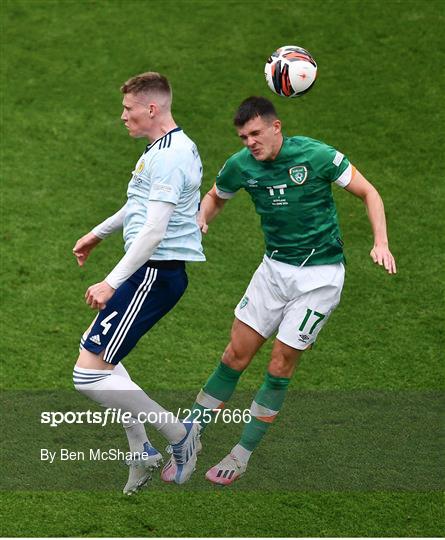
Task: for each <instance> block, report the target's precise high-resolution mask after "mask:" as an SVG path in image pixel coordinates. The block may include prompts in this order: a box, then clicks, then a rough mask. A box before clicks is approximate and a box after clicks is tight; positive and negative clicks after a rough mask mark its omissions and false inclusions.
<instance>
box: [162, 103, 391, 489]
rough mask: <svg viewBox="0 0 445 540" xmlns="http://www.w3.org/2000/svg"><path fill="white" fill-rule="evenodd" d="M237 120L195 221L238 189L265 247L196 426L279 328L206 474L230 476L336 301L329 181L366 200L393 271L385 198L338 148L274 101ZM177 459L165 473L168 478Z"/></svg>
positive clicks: (336, 249)
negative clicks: (233, 148)
mask: <svg viewBox="0 0 445 540" xmlns="http://www.w3.org/2000/svg"><path fill="white" fill-rule="evenodd" d="M234 123H235V126H236V129H237V131H238V135H239V137H240V139H241V141H242V142H243V144H244V146H245V148H243V149H242V150H241V151H240V152H238V153H236V154H234V155H233V156H231V157H230V158H229V159H228V160H227V161H226V163H225V165H224V166H223V168H222V169H221V171H220V172H219V174H218V176H217V179H216V184H215V185H214V186H213V188H212V189H211V190H210V191H209V192H208V193H207V195H206V196H205V197H204V199H203V200H202V203H201V213H200V218H199V219H200V227H201V229H202V231H203V232H204V233H205V232H207V228H208V223H210V222H211V221H212V220H213V219H214V218H215V217H216V216H217V215H218V214H219V212H220V211H221V210H222V208H223V207H224V205H225V204H226V202H227V201H228V200H229V199H231V198H232V197H233V196H234V195H235V193H236V192H237V191H238V190H239V189H240V188H244V189H245V190H246V191H247V192H248V193H249V195H250V197H251V198H252V201H253V203H254V205H255V209H256V211H257V213H258V214H259V215H260V217H261V227H262V229H263V233H264V237H265V242H266V253H265V255H264V259H263V261H262V263H261V264H260V266H259V267H258V269H257V270H256V272H255V274H254V275H253V277H252V280H251V282H250V284H249V286H248V288H247V290H246V293H245V294H244V296H243V297H242V299H241V301H240V302H239V304H238V305H237V307H236V309H235V320H234V323H233V326H232V332H231V339H230V343H229V344H228V346H227V348H226V350H225V351H224V354H223V357H222V361H221V362H220V364H219V366H218V367H217V368H216V370H215V371H214V372H213V373H212V375H211V376H210V378H209V379H208V381H207V383H206V384H205V385H204V387H203V389H202V390H201V391H200V393H199V394H198V396H197V398H196V402H195V404H194V406H193V414H194V417H195V419H196V420H197V421H199V422H200V424H201V426H202V429H204V428H205V426H206V424H207V423H208V422H209V420H210V419H211V418H212V411H215V410H216V409H218V408H222V407H223V406H224V403H225V402H227V400H228V399H229V398H230V397H231V395H232V393H233V391H234V389H235V387H236V384H237V382H238V380H239V378H240V376H241V374H242V373H243V371H244V370H245V369H246V368H247V366H248V365H249V363H250V362H251V360H252V358H253V357H254V355H255V353H256V352H257V351H258V350H259V349H260V347H261V346H262V345H263V343H265V341H266V340H267V339H268V338H269V337H271V336H272V335H274V334H276V338H275V342H274V345H273V350H272V356H271V359H270V362H269V365H268V369H267V373H266V375H265V379H264V382H263V384H262V386H261V387H260V389H259V390H258V392H257V394H256V396H255V398H254V400H253V402H252V405H251V408H250V413H251V420H250V421H249V422H247V423H246V424H245V425H244V429H243V432H242V434H241V439H240V441H239V443H238V444H237V445H236V446H235V447H234V448H233V449H232V450H231V452H230V453H229V454H228V455H227V456H226V457H225V458H224V459H223V460H222V461H221V462H220V463H218V464H217V465H215V466H214V467H212V468H211V469H210V470H209V471H208V472H207V474H206V477H207V479H209V480H210V481H212V482H214V483H216V484H224V485H227V484H231V483H232V482H234V481H235V480H236V479H237V478H239V477H240V476H241V474H243V473H244V472H245V470H246V468H247V463H248V460H249V458H250V455H251V454H252V452H253V450H254V449H255V448H256V447H257V446H258V444H259V443H260V441H261V439H262V437H263V436H264V434H265V432H266V431H267V429H268V427H269V426H270V424H271V423H272V422H273V420H274V418H275V417H276V415H277V414H278V412H279V411H280V408H281V406H282V404H283V401H284V398H285V394H286V390H287V387H288V385H289V381H290V379H291V377H292V375H293V373H294V370H295V367H296V365H297V363H298V360H299V359H300V357H301V355H302V354H303V351H304V350H306V349H308V348H309V347H310V346H311V345H312V344H313V343H314V342H315V340H316V338H317V335H318V333H319V332H320V330H321V328H322V327H323V326H324V325H325V323H326V321H327V319H328V318H329V316H330V314H331V313H332V312H333V310H334V309H335V308H336V307H337V305H338V303H339V301H340V295H341V290H342V287H343V280H344V255H343V247H342V246H343V242H342V240H341V236H340V230H339V226H338V220H337V213H336V209H335V204H334V200H333V197H332V189H331V186H332V184H333V183H335V184H337V185H338V186H340V187H342V188H344V189H346V190H347V191H349V192H350V193H352V194H353V195H355V196H356V197H358V198H360V199H362V201H363V202H364V204H365V207H366V210H367V212H368V217H369V221H370V223H371V227H372V231H373V235H374V245H373V248H372V250H371V253H370V255H371V258H372V260H373V261H374V262H375V263H377V264H379V265H380V266H383V267H384V268H385V270H386V271H387V272H388V273H389V274H395V272H396V264H395V261H394V257H393V256H392V254H391V252H390V250H389V247H388V237H387V232H386V220H385V212H384V207H383V202H382V199H381V197H380V195H379V194H378V192H377V190H376V189H375V188H374V187H373V186H372V184H370V183H369V182H368V181H367V180H366V179H365V178H364V177H363V176H362V174H360V172H359V171H357V170H356V169H355V167H354V166H353V165H351V164H350V163H349V161H348V159H347V158H346V157H345V156H344V155H343V154H342V153H341V152H339V151H337V150H335V149H334V148H332V147H330V146H328V145H326V144H324V143H322V142H319V141H316V140H314V139H310V138H307V137H284V136H283V134H282V132H281V122H280V120H279V119H278V118H277V114H276V112H275V109H274V106H273V105H272V103H271V102H270V101H269V100H267V99H265V98H262V97H250V98H248V99H246V100H245V101H244V102H243V103H242V104H241V105H240V107H239V109H238V111H237V113H236V116H235V119H234ZM174 469H175V466H174V462H172V461H170V462H169V463H167V465H166V466H165V467H164V470H163V473H162V478H163V479H164V480H165V481H172V478H174V473H175V470H174Z"/></svg>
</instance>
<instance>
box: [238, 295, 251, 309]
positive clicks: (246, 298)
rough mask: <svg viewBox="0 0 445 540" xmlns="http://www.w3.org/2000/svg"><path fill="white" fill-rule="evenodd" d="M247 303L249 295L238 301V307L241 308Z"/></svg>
mask: <svg viewBox="0 0 445 540" xmlns="http://www.w3.org/2000/svg"><path fill="white" fill-rule="evenodd" d="M248 303H249V297H248V296H245V297H244V298H243V299H242V300H241V302H240V304H239V308H240V309H243V308H244V307H246V306H247V304H248Z"/></svg>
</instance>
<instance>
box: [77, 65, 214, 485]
mask: <svg viewBox="0 0 445 540" xmlns="http://www.w3.org/2000/svg"><path fill="white" fill-rule="evenodd" d="M121 91H122V93H123V107H124V110H123V113H122V116H121V119H122V120H123V122H124V123H125V126H126V128H127V129H128V132H129V134H130V136H132V137H138V138H139V137H146V138H147V139H148V141H149V145H148V146H147V147H146V149H145V151H144V153H143V154H142V156H141V157H140V159H139V160H138V162H137V163H136V166H135V169H134V171H133V173H132V177H131V180H130V182H129V185H128V190H127V202H126V203H125V205H124V206H123V207H122V208H121V209H120V210H119V211H118V212H116V213H115V214H114V215H112V216H111V217H109V218H108V219H106V220H105V221H104V222H103V223H101V224H99V225H98V226H96V227H95V228H94V229H93V230H92V231H91V232H89V233H88V234H86V235H85V236H83V237H82V238H80V239H79V240H78V241H77V243H76V245H75V246H74V248H73V253H74V255H75V257H76V258H77V262H78V264H79V265H80V266H83V264H84V263H85V261H86V259H87V258H88V256H89V254H90V252H91V250H92V249H93V248H94V247H96V246H97V244H98V243H99V242H101V240H103V239H104V238H106V237H107V236H109V235H110V234H112V233H113V232H115V231H117V230H121V229H123V236H124V241H125V251H126V253H125V255H124V256H123V257H122V259H121V260H120V261H119V262H118V264H117V265H116V266H115V267H114V269H113V270H112V271H111V272H110V273H109V274H108V276H107V277H106V278H105V280H104V281H102V282H100V283H97V284H95V285H92V286H91V287H89V288H88V290H87V292H86V293H85V298H86V302H87V304H89V305H90V306H91V308H92V309H99V314H98V315H97V317H96V318H95V319H94V321H93V323H92V324H91V326H90V327H89V328H88V330H87V331H86V332H85V334H84V335H83V337H82V340H81V347H80V354H79V358H78V360H77V363H76V366H75V368H74V374H73V380H74V385H75V387H76V389H77V390H79V391H80V392H82V393H84V394H85V395H87V396H88V397H90V398H91V399H93V400H94V401H96V402H98V403H99V404H100V405H102V406H104V407H111V408H112V407H114V408H116V409H121V410H122V411H128V412H130V413H131V420H130V421H129V422H126V423H124V427H125V430H126V434H127V438H128V442H129V445H130V451H131V452H132V455H133V459H131V460H129V466H130V473H129V479H128V482H127V484H126V486H125V488H124V493H126V494H128V495H131V494H132V493H135V492H136V491H138V490H139V489H140V488H141V487H142V486H143V485H144V484H146V483H147V481H148V480H149V479H150V474H151V473H150V471H151V470H152V469H153V468H154V467H156V466H158V465H159V463H160V461H161V459H162V456H161V454H160V453H159V452H158V451H157V450H156V449H155V448H153V446H152V445H151V444H150V441H149V439H148V438H147V434H146V431H145V427H144V423H143V422H142V421H141V420H145V421H148V422H149V423H150V424H151V425H152V426H154V427H155V428H156V429H157V430H158V431H159V432H160V433H161V434H162V435H164V436H165V438H166V439H167V440H168V442H169V443H170V444H171V447H172V456H173V459H174V460H175V463H176V465H177V468H178V473H177V474H176V476H175V481H176V482H177V483H178V484H182V483H183V482H185V481H187V480H188V478H189V477H190V476H191V474H192V472H193V470H194V468H195V464H196V446H197V444H198V442H199V441H198V438H199V433H198V426H197V424H193V423H190V422H180V421H179V420H178V419H176V418H174V416H173V414H172V413H169V412H168V411H166V410H165V409H163V407H161V406H160V405H159V404H158V403H156V402H155V401H153V400H152V399H151V398H150V397H149V396H148V395H147V394H146V393H145V392H144V391H143V390H142V389H141V388H140V387H139V386H138V385H137V384H135V383H134V382H133V381H132V379H131V378H130V376H129V374H128V372H127V371H126V369H125V368H124V367H123V365H122V364H121V363H120V362H121V360H122V359H123V358H124V357H125V356H126V355H127V354H128V353H129V352H130V351H131V349H132V348H133V347H134V346H135V345H136V343H137V342H138V340H139V339H140V338H141V337H142V336H143V335H144V334H145V333H146V332H147V331H148V330H149V329H150V328H151V327H152V326H153V325H154V324H156V322H157V321H158V320H159V319H160V318H161V317H163V316H164V315H165V314H166V313H167V312H168V311H170V309H172V308H173V306H174V305H175V304H176V303H177V301H178V300H179V299H180V298H181V296H182V295H183V293H184V291H185V289H186V287H187V275H186V271H185V263H186V262H187V261H204V260H205V257H204V254H203V250H202V246H201V231H200V229H199V226H198V224H197V219H196V218H197V212H198V206H199V199H200V194H199V188H200V185H201V177H202V164H201V159H200V157H199V153H198V150H197V148H196V145H195V144H194V143H193V141H192V140H190V139H189V137H187V135H186V134H185V133H184V132H183V131H182V129H181V128H180V127H178V126H177V125H176V123H175V121H174V119H173V116H172V113H171V103H172V93H171V88H170V84H169V82H168V80H167V79H166V78H165V77H164V76H162V75H160V74H159V73H154V72H149V73H143V74H141V75H137V76H136V77H133V78H131V79H130V80H128V81H127V82H126V83H125V84H124V85H123V86H122V88H121Z"/></svg>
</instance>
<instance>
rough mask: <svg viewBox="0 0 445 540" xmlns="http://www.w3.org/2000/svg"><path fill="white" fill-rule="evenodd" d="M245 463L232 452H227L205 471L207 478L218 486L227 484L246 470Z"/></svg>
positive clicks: (231, 482)
mask: <svg viewBox="0 0 445 540" xmlns="http://www.w3.org/2000/svg"><path fill="white" fill-rule="evenodd" d="M246 469H247V463H243V462H241V461H240V460H239V459H238V458H236V457H235V456H234V455H233V454H228V455H227V456H226V457H225V458H224V459H222V460H221V461H220V462H219V463H218V464H217V465H215V466H214V467H212V468H211V469H209V470H208V471H207V472H206V478H207V480H210V482H213V483H214V484H218V485H220V486H229V485H230V484H233V482H235V480H238V478H239V477H240V476H241V475H243V474H244V473H245V472H246Z"/></svg>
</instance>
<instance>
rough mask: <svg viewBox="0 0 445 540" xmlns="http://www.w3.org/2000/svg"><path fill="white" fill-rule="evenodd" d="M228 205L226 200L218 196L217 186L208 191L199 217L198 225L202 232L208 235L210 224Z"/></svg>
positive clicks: (202, 202)
mask: <svg viewBox="0 0 445 540" xmlns="http://www.w3.org/2000/svg"><path fill="white" fill-rule="evenodd" d="M225 203H226V199H221V198H220V197H218V195H217V194H216V186H215V185H214V186H213V187H212V189H211V190H210V191H208V192H207V193H206V194H205V195H204V197H203V199H202V201H201V206H200V209H199V215H198V225H199V228H200V229H201V231H202V232H203V233H204V234H206V233H207V231H208V229H209V223H210V222H211V221H212V220H213V219H215V217H216V216H217V215H218V214H219V213H220V212H221V210H222V209H223V207H224V204H225Z"/></svg>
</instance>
